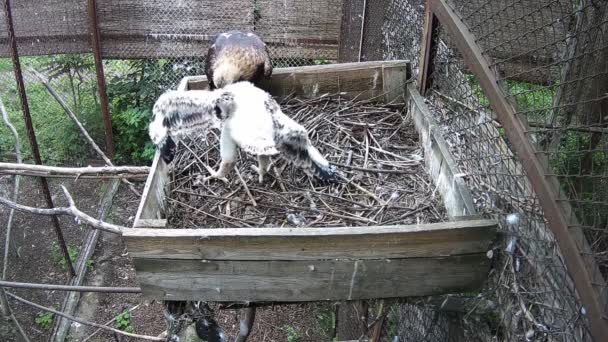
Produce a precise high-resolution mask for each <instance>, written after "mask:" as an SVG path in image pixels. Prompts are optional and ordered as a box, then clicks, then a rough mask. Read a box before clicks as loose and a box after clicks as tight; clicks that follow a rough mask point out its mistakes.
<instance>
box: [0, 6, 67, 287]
mask: <svg viewBox="0 0 608 342" xmlns="http://www.w3.org/2000/svg"><path fill="white" fill-rule="evenodd" d="M4 15H5V18H6V29H7V30H6V31H7V33H8V40H9V48H10V50H11V57H12V59H13V70H14V72H15V80H16V82H17V90H18V92H19V99H20V100H21V107H22V109H23V118H24V120H25V126H26V128H27V134H28V138H29V140H30V145H31V147H32V155H33V156H34V162H35V163H36V164H38V165H42V159H41V158H40V150H39V149H38V142H37V141H36V134H35V133H34V126H33V124H32V117H31V115H30V107H29V105H28V102H27V95H26V93H25V84H24V82H23V74H22V73H21V63H20V62H19V52H18V51H17V39H16V37H15V31H14V29H13V16H12V13H11V5H10V0H5V1H4ZM39 179H40V184H41V186H42V193H43V194H44V198H45V200H46V205H47V207H49V208H54V207H55V205H54V204H53V198H52V197H51V192H50V190H49V185H48V183H47V181H46V178H44V177H40V178H39ZM51 219H52V221H53V226H54V227H55V233H56V234H57V240H59V247H60V248H61V251H62V252H63V257H64V259H65V261H66V264H67V265H68V270H69V272H70V276H72V277H74V276H76V272H75V271H74V266H73V265H72V261H71V260H70V254H69V253H68V248H67V245H66V244H65V240H64V238H63V233H62V232H61V227H60V225H59V220H58V219H57V216H55V215H53V216H51Z"/></svg>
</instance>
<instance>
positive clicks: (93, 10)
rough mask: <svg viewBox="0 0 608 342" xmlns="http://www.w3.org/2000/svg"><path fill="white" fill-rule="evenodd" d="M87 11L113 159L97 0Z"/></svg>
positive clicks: (89, 4)
mask: <svg viewBox="0 0 608 342" xmlns="http://www.w3.org/2000/svg"><path fill="white" fill-rule="evenodd" d="M87 9H88V12H89V25H90V31H91V45H92V46H93V57H94V59H95V73H96V74H97V88H98V91H99V103H100V105H101V114H102V116H103V125H104V128H105V131H106V154H107V155H108V157H110V158H112V157H113V156H114V140H113V136H112V116H111V114H110V106H109V103H108V94H107V92H106V77H105V75H104V72H103V62H102V58H101V36H100V34H99V25H98V24H97V4H96V2H95V0H88V2H87Z"/></svg>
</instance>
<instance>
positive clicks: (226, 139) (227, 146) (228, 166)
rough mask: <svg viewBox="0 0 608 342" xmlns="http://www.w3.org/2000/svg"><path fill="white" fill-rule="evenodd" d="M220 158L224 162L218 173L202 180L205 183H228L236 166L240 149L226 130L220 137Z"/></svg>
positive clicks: (213, 173)
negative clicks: (220, 181)
mask: <svg viewBox="0 0 608 342" xmlns="http://www.w3.org/2000/svg"><path fill="white" fill-rule="evenodd" d="M220 156H221V157H222V161H221V162H220V167H219V169H218V170H217V171H216V172H212V173H211V175H210V176H208V177H204V178H202V181H203V182H206V181H208V180H210V179H220V180H222V181H224V182H228V180H227V179H226V176H227V175H228V174H229V173H230V171H231V170H232V169H233V168H234V164H236V158H237V156H238V148H237V146H236V143H235V142H234V140H232V138H230V134H228V132H227V130H226V129H225V128H224V129H223V130H222V135H221V137H220Z"/></svg>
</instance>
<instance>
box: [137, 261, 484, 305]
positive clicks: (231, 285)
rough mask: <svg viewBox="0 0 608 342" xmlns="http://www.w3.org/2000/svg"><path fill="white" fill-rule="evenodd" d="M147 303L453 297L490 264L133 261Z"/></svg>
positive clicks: (477, 282) (475, 283)
mask: <svg viewBox="0 0 608 342" xmlns="http://www.w3.org/2000/svg"><path fill="white" fill-rule="evenodd" d="M134 263H135V267H136V269H137V277H138V279H139V281H140V284H141V286H142V290H143V292H144V295H145V296H147V297H152V298H157V299H164V300H204V301H217V302H225V301H251V302H255V301H281V302H300V301H318V300H355V299H367V298H391V297H408V296H426V295H434V294H440V293H457V292H464V291H468V290H472V289H476V288H478V287H479V286H480V285H481V284H482V282H483V280H484V279H485V276H486V272H487V270H488V267H489V259H487V258H486V257H485V253H483V254H474V255H466V256H459V257H448V258H441V257H438V258H413V259H383V260H320V261H302V260H298V261H284V260H278V261H221V260H220V261H198V260H179V262H177V261H176V260H170V259H169V260H154V259H140V258H135V259H134Z"/></svg>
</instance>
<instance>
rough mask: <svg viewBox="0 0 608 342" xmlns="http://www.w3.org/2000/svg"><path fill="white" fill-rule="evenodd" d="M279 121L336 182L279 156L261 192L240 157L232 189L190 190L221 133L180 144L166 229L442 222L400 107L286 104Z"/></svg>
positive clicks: (216, 158)
mask: <svg viewBox="0 0 608 342" xmlns="http://www.w3.org/2000/svg"><path fill="white" fill-rule="evenodd" d="M281 108H282V110H283V112H284V113H285V114H287V115H289V116H291V117H292V118H293V119H295V120H296V121H297V122H299V123H300V124H302V125H303V126H304V127H305V128H306V129H307V130H308V133H309V137H310V139H311V141H312V142H313V144H314V145H315V146H316V147H317V148H318V149H319V150H320V151H321V153H322V154H323V155H325V156H326V157H327V159H328V160H329V161H330V163H332V164H334V165H336V167H337V169H338V170H339V171H340V172H341V174H342V175H343V177H342V179H341V181H340V182H339V183H337V184H333V185H321V184H319V183H318V182H317V181H316V180H315V179H312V178H309V177H308V176H307V175H306V174H304V172H303V171H302V170H300V169H297V168H295V167H294V166H292V165H290V164H289V163H287V162H285V161H284V160H283V159H282V158H280V157H279V156H275V157H273V158H272V166H271V167H270V171H269V173H268V174H266V176H265V178H264V183H263V184H259V183H258V177H257V173H256V172H255V171H253V169H252V168H251V166H252V165H257V158H256V157H255V156H251V155H247V154H245V153H243V152H241V155H240V159H239V161H238V162H237V166H236V169H237V171H234V170H233V171H232V172H231V173H230V174H229V175H228V181H229V183H228V184H226V183H224V182H222V181H219V180H212V181H211V182H209V183H206V184H202V185H200V184H199V185H195V184H194V183H195V180H196V176H197V175H199V174H202V175H203V176H206V175H208V171H207V170H208V169H209V167H211V168H213V169H214V170H216V169H217V168H218V166H219V162H220V153H219V132H218V131H212V132H209V133H207V134H206V135H201V136H198V137H191V138H189V139H186V140H184V141H182V142H180V144H179V147H178V151H177V154H176V157H175V160H174V162H173V172H172V173H171V184H170V189H171V190H170V193H169V195H168V198H167V208H166V213H167V215H166V216H167V218H168V227H171V228H194V227H200V228H235V227H300V226H301V227H343V226H367V225H392V224H414V223H432V222H440V221H443V220H444V217H445V210H444V208H443V206H442V204H441V200H440V198H439V194H438V193H437V192H436V188H435V186H434V185H433V183H432V182H431V181H430V179H429V177H428V175H427V173H426V171H425V170H424V160H423V156H422V148H421V146H420V145H419V142H418V133H417V132H416V130H415V128H414V126H413V123H412V121H411V118H410V117H409V115H406V114H405V113H404V112H403V109H402V108H403V105H381V104H377V103H374V102H373V101H372V100H365V101H356V100H353V101H351V100H347V99H345V98H342V97H340V96H338V95H326V96H322V97H319V98H315V99H307V100H302V99H298V98H290V99H287V100H285V101H283V103H282V104H281Z"/></svg>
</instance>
